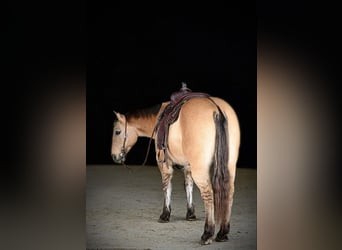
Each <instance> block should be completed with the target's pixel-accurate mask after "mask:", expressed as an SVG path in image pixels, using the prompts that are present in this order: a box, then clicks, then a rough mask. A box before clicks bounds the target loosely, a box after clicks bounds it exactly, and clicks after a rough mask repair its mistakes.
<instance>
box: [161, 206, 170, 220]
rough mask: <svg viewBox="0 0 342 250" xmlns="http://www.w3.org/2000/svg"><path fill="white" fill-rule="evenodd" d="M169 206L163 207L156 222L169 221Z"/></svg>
mask: <svg viewBox="0 0 342 250" xmlns="http://www.w3.org/2000/svg"><path fill="white" fill-rule="evenodd" d="M170 214H171V206H170V207H169V208H167V207H164V208H163V213H162V214H161V215H160V217H159V220H158V222H160V223H167V222H169V221H170Z"/></svg>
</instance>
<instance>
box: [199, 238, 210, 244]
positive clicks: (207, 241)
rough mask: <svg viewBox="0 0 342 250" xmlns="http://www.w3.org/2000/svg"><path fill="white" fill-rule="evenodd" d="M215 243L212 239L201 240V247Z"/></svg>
mask: <svg viewBox="0 0 342 250" xmlns="http://www.w3.org/2000/svg"><path fill="white" fill-rule="evenodd" d="M212 242H213V241H212V239H211V238H210V239H207V240H203V239H201V245H209V244H211V243H212Z"/></svg>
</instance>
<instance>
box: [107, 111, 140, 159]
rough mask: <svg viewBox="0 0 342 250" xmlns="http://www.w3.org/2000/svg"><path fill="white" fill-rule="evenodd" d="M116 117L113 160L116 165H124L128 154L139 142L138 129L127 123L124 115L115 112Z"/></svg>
mask: <svg viewBox="0 0 342 250" xmlns="http://www.w3.org/2000/svg"><path fill="white" fill-rule="evenodd" d="M114 115H115V117H114V126H113V138H112V152H111V153H112V158H113V161H114V162H116V163H124V162H125V160H126V154H127V153H128V152H129V151H130V150H131V148H132V147H133V146H134V144H135V143H136V142H137V140H138V134H137V132H136V128H135V127H133V126H131V125H130V124H129V123H128V122H127V120H126V117H125V116H124V115H122V114H120V113H117V112H115V111H114Z"/></svg>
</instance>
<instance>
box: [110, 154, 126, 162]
mask: <svg viewBox="0 0 342 250" xmlns="http://www.w3.org/2000/svg"><path fill="white" fill-rule="evenodd" d="M112 159H113V161H114V162H115V163H121V164H122V163H124V162H125V159H126V158H125V155H124V154H122V153H120V154H119V155H118V156H116V155H114V154H112Z"/></svg>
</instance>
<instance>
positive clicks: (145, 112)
mask: <svg viewBox="0 0 342 250" xmlns="http://www.w3.org/2000/svg"><path fill="white" fill-rule="evenodd" d="M160 107H161V104H157V105H154V106H152V107H149V108H143V109H137V110H135V111H132V112H128V113H127V114H126V118H127V120H130V119H132V118H147V117H149V116H154V115H157V114H158V112H159V110H160Z"/></svg>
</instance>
